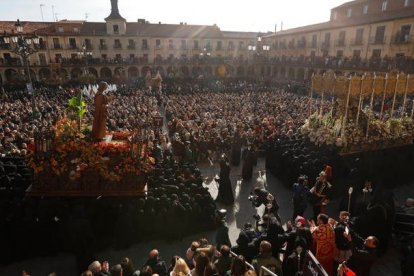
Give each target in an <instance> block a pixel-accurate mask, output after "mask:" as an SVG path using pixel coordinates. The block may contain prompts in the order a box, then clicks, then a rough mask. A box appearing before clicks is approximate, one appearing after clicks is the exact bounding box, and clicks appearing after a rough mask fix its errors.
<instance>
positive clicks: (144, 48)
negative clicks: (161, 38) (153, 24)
mask: <svg viewBox="0 0 414 276" xmlns="http://www.w3.org/2000/svg"><path fill="white" fill-rule="evenodd" d="M149 49H150V47H149V46H148V45H145V46H144V45H143V46H142V47H141V50H142V51H149Z"/></svg>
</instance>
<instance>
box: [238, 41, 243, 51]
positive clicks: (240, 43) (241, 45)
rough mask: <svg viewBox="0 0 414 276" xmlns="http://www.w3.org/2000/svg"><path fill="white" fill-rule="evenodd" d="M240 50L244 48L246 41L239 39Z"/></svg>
mask: <svg viewBox="0 0 414 276" xmlns="http://www.w3.org/2000/svg"><path fill="white" fill-rule="evenodd" d="M239 50H244V41H239Z"/></svg>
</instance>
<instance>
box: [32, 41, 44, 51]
mask: <svg viewBox="0 0 414 276" xmlns="http://www.w3.org/2000/svg"><path fill="white" fill-rule="evenodd" d="M34 47H35V49H36V50H46V49H47V45H46V43H45V42H42V43H39V44H35V45H34Z"/></svg>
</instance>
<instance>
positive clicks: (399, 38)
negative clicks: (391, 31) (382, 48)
mask: <svg viewBox="0 0 414 276" xmlns="http://www.w3.org/2000/svg"><path fill="white" fill-rule="evenodd" d="M412 41H413V39H412V36H410V35H400V34H398V35H395V36H394V37H393V38H392V39H391V43H392V44H408V43H411V42H412Z"/></svg>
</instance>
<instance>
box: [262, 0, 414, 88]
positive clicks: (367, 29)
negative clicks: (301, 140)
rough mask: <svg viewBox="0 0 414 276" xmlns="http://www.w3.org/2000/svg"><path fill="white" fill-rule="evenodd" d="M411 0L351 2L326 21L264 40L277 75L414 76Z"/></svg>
mask: <svg viewBox="0 0 414 276" xmlns="http://www.w3.org/2000/svg"><path fill="white" fill-rule="evenodd" d="M413 2H414V1H413V0H356V1H351V2H347V3H345V4H343V5H340V6H338V7H335V8H333V9H332V10H331V16H330V20H329V21H328V22H323V23H319V24H315V25H309V26H304V27H299V28H294V29H290V30H286V31H280V32H277V33H274V34H271V35H268V36H265V37H264V38H263V40H264V41H265V43H266V44H268V45H271V51H270V55H271V56H272V59H273V62H272V63H273V64H275V65H276V66H275V67H274V68H273V69H272V73H273V77H275V78H281V79H296V80H304V79H305V80H306V79H309V78H310V76H311V75H312V74H313V73H314V72H317V73H323V72H324V71H326V70H327V69H333V70H334V71H336V72H337V73H338V74H352V73H362V72H366V71H372V72H378V71H382V72H386V71H389V70H392V69H397V70H400V71H405V72H407V73H413V72H414V67H413V64H412V63H413V62H412V58H413V54H414V44H413V35H412V33H413V27H414V25H413V24H414V5H413Z"/></svg>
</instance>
